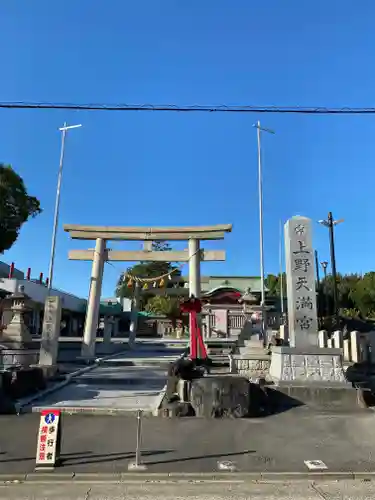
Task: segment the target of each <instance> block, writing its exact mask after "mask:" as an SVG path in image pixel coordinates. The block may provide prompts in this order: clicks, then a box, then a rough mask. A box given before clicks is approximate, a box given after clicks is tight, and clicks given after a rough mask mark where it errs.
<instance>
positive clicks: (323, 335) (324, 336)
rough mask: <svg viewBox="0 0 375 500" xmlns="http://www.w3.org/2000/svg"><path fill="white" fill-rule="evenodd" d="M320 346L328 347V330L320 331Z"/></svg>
mask: <svg viewBox="0 0 375 500" xmlns="http://www.w3.org/2000/svg"><path fill="white" fill-rule="evenodd" d="M318 337H319V347H322V348H323V349H324V347H328V332H327V330H320V331H319V333H318Z"/></svg>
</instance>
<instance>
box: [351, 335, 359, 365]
mask: <svg viewBox="0 0 375 500" xmlns="http://www.w3.org/2000/svg"><path fill="white" fill-rule="evenodd" d="M350 361H352V362H353V363H360V361H361V346H360V334H359V332H357V331H356V330H354V331H352V332H350Z"/></svg>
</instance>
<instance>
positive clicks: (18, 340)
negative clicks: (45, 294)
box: [1, 285, 32, 349]
mask: <svg viewBox="0 0 375 500" xmlns="http://www.w3.org/2000/svg"><path fill="white" fill-rule="evenodd" d="M10 298H11V300H12V305H11V311H12V313H13V317H12V321H11V322H10V323H9V325H8V326H7V327H6V328H5V329H4V330H3V332H2V338H1V341H2V342H3V343H5V344H7V345H9V344H10V345H9V347H13V348H16V349H20V348H21V349H22V348H25V347H28V344H30V343H31V342H32V337H31V334H30V331H29V329H28V327H27V326H26V324H25V313H26V312H27V311H28V309H29V308H28V307H27V305H26V304H27V301H28V300H29V298H30V297H29V296H28V295H26V294H25V293H24V287H23V286H22V285H20V286H19V288H18V292H16V293H14V294H13V295H11V297H10Z"/></svg>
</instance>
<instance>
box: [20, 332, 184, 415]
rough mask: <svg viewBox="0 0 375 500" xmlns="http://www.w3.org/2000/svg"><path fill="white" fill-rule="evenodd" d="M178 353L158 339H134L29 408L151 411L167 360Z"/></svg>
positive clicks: (178, 353) (168, 361)
mask: <svg viewBox="0 0 375 500" xmlns="http://www.w3.org/2000/svg"><path fill="white" fill-rule="evenodd" d="M181 353H182V349H181V348H180V349H179V348H171V347H168V346H166V345H164V344H162V343H161V342H157V343H155V342H154V343H153V342H151V341H148V342H142V341H140V342H137V343H136V349H135V350H129V351H126V352H124V353H123V354H121V355H119V354H116V355H115V356H114V357H113V358H110V359H106V360H104V361H103V362H102V363H101V364H100V365H99V366H97V367H95V368H94V369H92V370H89V371H87V372H85V373H82V374H80V375H79V376H76V377H74V378H73V379H72V380H71V383H69V384H68V385H65V386H64V387H62V388H61V389H59V390H57V391H56V392H53V393H51V394H48V395H47V396H46V397H44V398H42V399H38V400H37V401H35V402H33V403H32V404H31V405H29V408H28V409H29V410H32V411H36V412H39V411H40V410H41V409H43V408H59V409H61V410H62V411H65V412H68V413H76V412H80V413H81V412H90V413H108V412H110V413H114V412H115V413H116V412H117V413H129V414H133V413H134V412H136V411H137V410H139V409H141V410H143V411H144V412H147V413H151V414H152V412H153V411H154V410H155V409H156V408H157V407H158V405H159V402H160V400H161V396H162V392H163V389H164V387H165V384H166V380H167V377H166V374H167V368H168V365H169V363H170V362H172V361H174V360H176V358H177V357H178V356H179V355H180V354H181Z"/></svg>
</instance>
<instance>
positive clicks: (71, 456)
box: [61, 450, 175, 466]
mask: <svg viewBox="0 0 375 500" xmlns="http://www.w3.org/2000/svg"><path fill="white" fill-rule="evenodd" d="M174 451H175V450H149V451H142V457H145V456H152V455H162V454H164V453H173V452H174ZM134 457H135V452H134V451H128V452H124V453H120V452H118V453H105V454H101V455H97V454H94V455H92V454H91V452H84V453H80V452H77V454H75V453H66V454H63V455H62V456H61V464H62V465H63V466H64V465H86V464H95V463H104V462H115V461H116V460H124V459H130V458H134ZM159 463H160V462H159Z"/></svg>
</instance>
